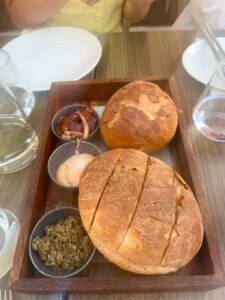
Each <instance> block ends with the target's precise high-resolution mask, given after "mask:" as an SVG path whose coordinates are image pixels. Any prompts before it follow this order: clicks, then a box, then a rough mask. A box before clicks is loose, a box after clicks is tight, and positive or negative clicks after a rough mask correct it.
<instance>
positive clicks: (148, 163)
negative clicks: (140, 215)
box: [117, 157, 151, 250]
mask: <svg viewBox="0 0 225 300" xmlns="http://www.w3.org/2000/svg"><path fill="white" fill-rule="evenodd" d="M149 165H151V161H150V158H149V157H148V159H147V164H146V170H145V176H144V179H143V182H142V186H141V191H140V194H139V196H138V199H137V203H136V205H135V208H134V212H133V214H132V217H131V219H130V222H129V224H128V226H127V229H126V231H125V233H124V237H123V239H122V241H121V243H120V245H119V246H118V247H117V250H119V249H120V247H121V246H122V245H123V242H124V240H125V238H126V236H127V233H128V231H129V228H130V226H131V224H132V221H133V219H134V216H135V213H136V211H137V207H138V204H139V202H140V199H141V195H142V192H143V189H144V184H145V181H146V178H147V175H148V169H149Z"/></svg>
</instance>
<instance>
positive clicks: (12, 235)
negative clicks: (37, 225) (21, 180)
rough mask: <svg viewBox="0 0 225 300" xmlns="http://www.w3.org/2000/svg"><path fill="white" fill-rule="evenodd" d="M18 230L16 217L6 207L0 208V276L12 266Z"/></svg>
mask: <svg viewBox="0 0 225 300" xmlns="http://www.w3.org/2000/svg"><path fill="white" fill-rule="evenodd" d="M19 231H20V223H19V221H18V219H17V217H16V216H15V215H14V214H12V213H11V212H10V211H8V210H7V209H3V208H0V278H2V277H3V276H4V275H5V274H6V273H7V272H8V271H9V270H10V269H11V267H12V264H13V258H14V253H15V249H16V244H17V239H18V235H19ZM0 298H1V297H0Z"/></svg>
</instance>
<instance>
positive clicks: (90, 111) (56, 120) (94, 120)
mask: <svg viewBox="0 0 225 300" xmlns="http://www.w3.org/2000/svg"><path fill="white" fill-rule="evenodd" d="M51 128H52V132H53V133H54V134H55V136H56V137H57V138H59V139H60V140H61V141H62V142H68V141H71V140H75V139H80V140H91V139H92V138H93V136H94V135H95V134H96V133H97V131H98V129H99V116H98V114H97V112H96V111H95V110H94V108H93V107H91V106H90V105H86V104H78V103H76V104H72V105H69V106H65V107H63V108H62V109H60V110H59V111H58V112H57V113H56V114H55V115H54V117H53V119H52V123H51Z"/></svg>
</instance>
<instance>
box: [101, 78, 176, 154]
mask: <svg viewBox="0 0 225 300" xmlns="http://www.w3.org/2000/svg"><path fill="white" fill-rule="evenodd" d="M177 122H178V116H177V110H176V107H175V104H174V102H173V100H172V99H171V98H170V96H169V95H168V94H167V93H166V92H164V91H163V90H162V89H160V87H159V86H158V85H156V84H153V83H150V82H145V81H134V82H131V83H129V84H127V85H126V86H125V87H123V88H121V89H120V90H118V91H117V92H116V93H115V94H114V95H113V96H112V97H111V99H110V100H109V102H108V103H107V104H106V106H105V109H104V112H103V115H102V118H101V122H100V130H101V135H102V137H103V139H104V141H105V143H106V145H107V146H108V147H109V148H111V149H115V148H133V149H140V150H143V151H150V152H153V151H156V150H158V149H160V148H162V147H164V146H165V145H166V144H167V143H169V141H170V140H171V139H172V138H173V136H174V134H175V132H176V128H177Z"/></svg>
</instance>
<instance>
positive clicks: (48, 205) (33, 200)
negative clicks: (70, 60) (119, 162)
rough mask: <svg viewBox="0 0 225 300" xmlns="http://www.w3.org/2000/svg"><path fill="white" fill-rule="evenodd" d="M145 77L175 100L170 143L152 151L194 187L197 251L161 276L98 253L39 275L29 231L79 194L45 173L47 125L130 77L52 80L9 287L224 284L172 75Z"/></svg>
mask: <svg viewBox="0 0 225 300" xmlns="http://www.w3.org/2000/svg"><path fill="white" fill-rule="evenodd" d="M148 80H149V81H152V82H155V83H157V84H158V85H159V86H160V87H161V88H162V89H164V90H166V91H167V92H168V93H169V94H170V95H171V96H172V98H173V99H174V101H175V102H176V105H177V108H178V111H179V126H178V129H177V132H176V135H175V137H174V139H173V140H172V142H171V143H170V144H169V146H167V147H166V148H165V149H163V150H162V151H160V152H157V153H154V156H157V157H159V158H161V159H163V160H164V161H166V162H167V163H169V164H170V165H172V166H173V168H174V169H176V170H177V171H178V172H179V173H180V174H181V176H182V177H183V178H184V179H185V180H186V181H187V183H188V184H189V186H190V187H191V189H192V190H193V192H194V194H195V196H196V198H197V201H198V204H199V207H200V210H201V213H202V216H203V221H204V229H205V237H204V242H203V245H202V247H201V249H200V251H199V253H198V254H197V256H196V257H195V258H194V259H193V260H192V261H191V262H190V263H189V264H188V265H187V266H185V267H183V268H182V269H180V270H179V271H177V272H176V273H171V274H169V275H162V276H146V275H137V274H133V273H130V272H126V271H123V270H121V269H119V268H118V267H116V266H115V265H113V264H111V263H110V262H108V261H107V260H106V259H105V258H104V257H103V256H102V255H101V254H100V253H96V255H95V257H94V259H93V261H92V262H91V263H90V265H89V266H88V268H86V269H85V270H84V271H83V272H82V273H80V274H78V275H77V276H76V277H72V278H68V279H51V278H46V277H43V276H42V275H40V274H39V273H38V272H36V270H35V269H34V267H33V266H32V264H31V262H30V259H29V255H28V242H29V237H30V234H31V231H32V229H33V227H34V225H35V224H36V222H37V221H38V219H39V218H40V217H41V216H42V215H43V214H44V213H45V212H47V211H49V210H51V209H54V208H56V207H60V206H77V194H74V192H71V191H66V190H64V189H62V188H60V187H58V186H56V185H55V184H54V183H52V182H51V180H50V179H49V177H48V174H47V162H48V158H49V156H50V155H51V153H52V152H53V150H54V149H55V148H56V147H57V145H58V143H59V142H58V141H57V139H56V137H55V136H54V135H53V134H52V132H51V129H50V124H51V120H52V117H53V115H54V114H55V113H56V112H57V111H58V110H59V109H60V108H62V107H63V106H67V105H70V104H72V103H75V102H78V103H89V104H90V105H93V106H98V105H105V103H106V102H107V101H108V100H109V98H110V97H111V95H112V94H113V93H114V92H115V91H117V90H118V89H119V88H121V87H122V86H123V85H125V84H127V83H128V82H130V81H131V80H119V79H118V80H85V81H74V82H65V83H55V84H53V85H52V88H51V93H50V99H49V102H48V106H47V111H46V117H45V121H44V124H43V128H42V132H41V135H40V146H39V149H38V153H37V158H36V160H35V162H34V166H33V172H32V176H31V183H30V189H29V192H28V195H27V202H26V207H25V212H24V218H23V223H22V228H21V232H20V236H19V241H18V245H17V249H16V254H15V259H14V265H13V268H12V271H11V281H10V282H11V288H12V289H13V290H15V291H19V292H24V293H57V292H62V291H66V292H69V293H117V292H120V293H122V292H126V293H127V292H159V291H160V292H165V291H184V290H203V289H204V290H207V289H213V288H218V287H221V286H223V285H225V275H224V270H223V268H222V263H221V258H220V253H219V247H218V245H217V237H216V229H215V227H214V224H213V222H212V217H211V214H210V210H209V208H208V204H207V200H206V197H205V193H204V189H203V186H202V183H201V180H200V177H199V173H198V169H197V165H196V162H195V158H194V155H193V150H192V146H191V143H190V139H189V136H188V130H187V127H186V124H185V120H184V117H183V114H182V107H181V103H180V102H179V97H178V94H177V91H176V86H175V82H174V80H173V78H170V79H169V80H168V79H164V78H163V79H162V78H160V79H157V78H150V79H148ZM92 142H93V143H95V144H96V145H97V146H99V147H100V148H101V149H102V150H105V146H104V144H103V142H102V141H101V137H100V135H99V136H98V137H96V138H95V139H94V140H93V141H92Z"/></svg>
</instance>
